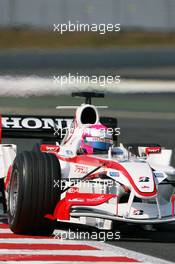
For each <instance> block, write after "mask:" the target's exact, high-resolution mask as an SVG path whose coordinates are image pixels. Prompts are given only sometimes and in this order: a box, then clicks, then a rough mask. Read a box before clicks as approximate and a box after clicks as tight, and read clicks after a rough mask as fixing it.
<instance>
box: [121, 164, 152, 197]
mask: <svg viewBox="0 0 175 264" xmlns="http://www.w3.org/2000/svg"><path fill="white" fill-rule="evenodd" d="M122 166H123V167H124V168H125V170H126V171H127V172H128V173H125V176H126V177H127V178H128V179H129V177H130V178H131V179H129V181H130V184H131V188H134V190H135V193H136V195H138V194H139V196H141V197H142V196H143V197H145V196H151V195H152V196H154V195H155V192H156V189H155V188H156V186H155V181H154V175H153V173H152V170H151V168H150V166H149V165H148V163H146V162H133V161H132V162H129V161H128V162H124V163H122Z"/></svg>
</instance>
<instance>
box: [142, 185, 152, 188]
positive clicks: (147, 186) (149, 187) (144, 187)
mask: <svg viewBox="0 0 175 264" xmlns="http://www.w3.org/2000/svg"><path fill="white" fill-rule="evenodd" d="M141 188H142V189H149V188H150V187H149V186H146V185H144V186H142V187H141Z"/></svg>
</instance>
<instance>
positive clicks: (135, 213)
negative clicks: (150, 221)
mask: <svg viewBox="0 0 175 264" xmlns="http://www.w3.org/2000/svg"><path fill="white" fill-rule="evenodd" d="M143 214H144V211H143V210H140V209H134V211H133V215H143Z"/></svg>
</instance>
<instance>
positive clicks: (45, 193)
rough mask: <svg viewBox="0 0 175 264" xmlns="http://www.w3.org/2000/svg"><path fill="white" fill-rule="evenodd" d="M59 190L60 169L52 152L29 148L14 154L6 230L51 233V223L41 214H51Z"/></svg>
mask: <svg viewBox="0 0 175 264" xmlns="http://www.w3.org/2000/svg"><path fill="white" fill-rule="evenodd" d="M55 182H56V183H57V184H56V187H54V184H55ZM58 183H59V184H58ZM60 193H61V169H60V163H59V161H58V159H57V157H56V156H55V155H53V154H48V153H42V152H40V153H36V152H33V151H32V152H27V151H26V152H23V153H21V154H19V155H17V157H16V159H15V161H14V164H13V169H12V174H11V178H10V185H9V191H8V217H9V226H10V229H11V230H12V231H13V232H14V233H17V234H32V235H49V234H52V233H53V231H54V225H55V222H54V221H52V220H49V219H47V218H45V217H44V216H45V215H46V214H53V211H54V208H55V206H56V204H57V202H58V201H59V200H60Z"/></svg>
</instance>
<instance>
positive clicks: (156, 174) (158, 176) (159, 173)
mask: <svg viewBox="0 0 175 264" xmlns="http://www.w3.org/2000/svg"><path fill="white" fill-rule="evenodd" d="M154 175H155V176H156V177H157V178H164V174H163V173H161V172H154Z"/></svg>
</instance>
